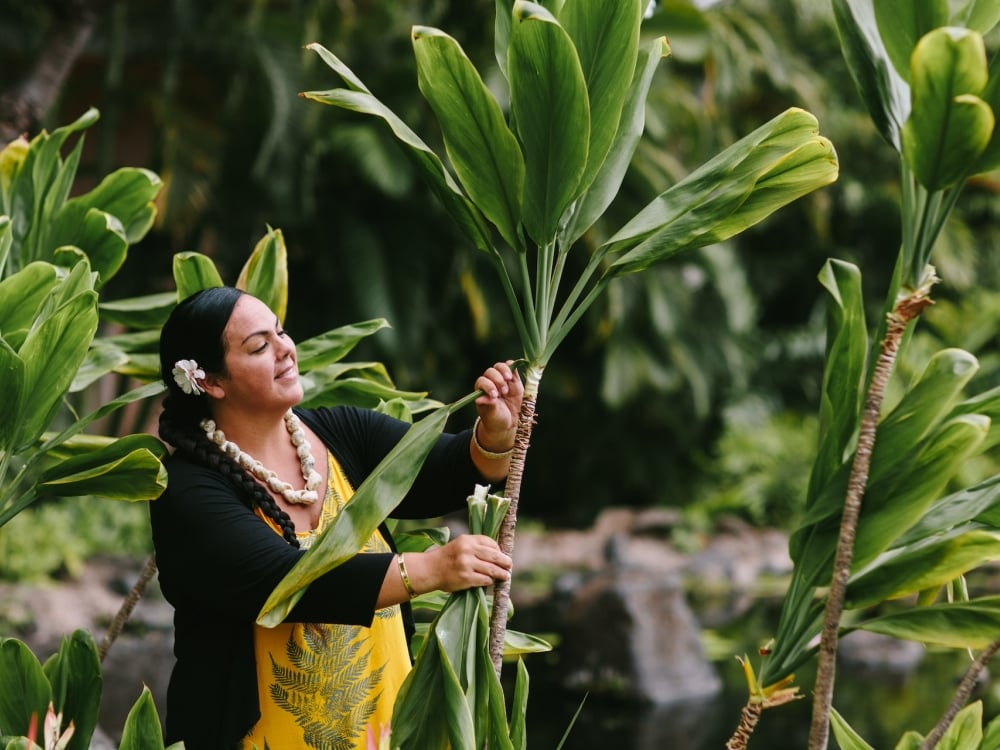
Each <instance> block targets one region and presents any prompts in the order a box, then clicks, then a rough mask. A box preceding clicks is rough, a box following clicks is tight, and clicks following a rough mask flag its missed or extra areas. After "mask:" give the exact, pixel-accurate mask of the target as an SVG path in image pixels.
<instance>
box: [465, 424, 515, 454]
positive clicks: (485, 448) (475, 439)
mask: <svg viewBox="0 0 1000 750" xmlns="http://www.w3.org/2000/svg"><path fill="white" fill-rule="evenodd" d="M482 424H483V420H482V419H481V418H480V417H476V423H475V424H474V425H473V426H472V445H473V447H474V448H475V449H476V451H477V452H478V453H479V454H480V455H481V456H483V457H484V458H488V459H490V460H492V461H503V460H506V459H508V458H510V457H511V454H512V453H513V452H514V439H513V436H512V435H510V433H507V435H506V437H507V438H508V440H507V441H506V442H507V443H508V444H509V447H507V448H503V449H500V450H497V448H499V447H500V446H499V441H497V442H498V444H497V445H494V443H493V441H492V440H490V438H486V439H484V440H483V441H480V439H479V427H480V425H482Z"/></svg>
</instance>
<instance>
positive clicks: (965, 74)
mask: <svg viewBox="0 0 1000 750" xmlns="http://www.w3.org/2000/svg"><path fill="white" fill-rule="evenodd" d="M912 78H913V80H912V83H911V85H912V89H913V111H912V112H911V114H910V118H909V119H908V120H907V121H906V124H905V125H904V126H903V153H904V154H905V156H906V160H907V162H908V163H909V165H910V168H911V169H912V170H913V174H914V175H915V176H916V178H917V179H918V180H919V181H920V183H921V184H922V185H923V186H924V187H926V188H927V189H928V190H941V189H944V188H946V187H949V186H951V185H953V184H954V183H955V182H956V181H958V180H959V179H961V178H962V177H964V176H965V175H967V174H969V171H970V169H971V168H972V166H973V165H974V164H975V163H976V161H977V160H978V159H979V157H980V155H981V154H982V153H983V152H984V151H985V150H986V147H987V145H988V144H989V142H990V139H991V138H992V136H993V126H994V124H995V118H994V116H993V110H992V109H991V108H990V105H989V104H987V103H986V102H985V101H983V100H982V99H981V98H980V96H979V95H980V94H981V93H982V92H983V90H984V89H985V88H986V83H987V81H988V79H989V76H988V71H987V65H986V48H985V46H984V44H983V38H982V37H981V36H980V35H979V34H976V33H975V32H970V31H967V30H965V29H959V28H955V27H951V28H945V29H937V30H935V31H932V32H931V33H929V34H927V35H926V36H925V37H924V38H923V39H921V40H920V42H919V43H918V44H917V47H916V49H915V50H914V52H913V77H912Z"/></svg>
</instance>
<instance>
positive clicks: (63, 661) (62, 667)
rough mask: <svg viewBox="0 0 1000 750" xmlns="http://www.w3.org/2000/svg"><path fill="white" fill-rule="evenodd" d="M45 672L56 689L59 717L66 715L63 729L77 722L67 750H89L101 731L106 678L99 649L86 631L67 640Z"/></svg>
mask: <svg viewBox="0 0 1000 750" xmlns="http://www.w3.org/2000/svg"><path fill="white" fill-rule="evenodd" d="M43 670H44V672H45V676H46V677H47V678H48V681H49V684H50V685H51V686H52V701H53V703H54V707H55V710H56V713H59V714H62V717H63V721H62V725H63V727H64V728H65V727H67V726H68V725H69V723H70V722H73V727H74V729H75V731H74V732H73V737H72V739H71V740H70V743H69V745H68V746H67V750H88V748H89V747H90V738H91V737H92V736H93V734H94V729H95V728H96V727H97V718H98V712H99V710H100V707H101V693H102V691H103V688H104V676H103V673H102V672H101V660H100V657H98V655H97V645H96V644H95V643H94V638H93V636H92V635H91V634H90V633H89V632H88V631H86V630H75V631H73V633H72V635H70V636H69V637H66V636H64V637H63V639H62V641H61V642H60V644H59V650H58V651H56V653H55V654H53V655H52V656H51V657H50V658H49V659H48V660H47V661H46V662H45V664H44V666H43Z"/></svg>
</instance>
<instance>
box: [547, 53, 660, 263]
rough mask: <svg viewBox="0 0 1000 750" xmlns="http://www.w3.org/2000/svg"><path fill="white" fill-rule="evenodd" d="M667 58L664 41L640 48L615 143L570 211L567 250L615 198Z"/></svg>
mask: <svg viewBox="0 0 1000 750" xmlns="http://www.w3.org/2000/svg"><path fill="white" fill-rule="evenodd" d="M669 54H670V47H669V46H668V45H667V42H666V39H665V38H664V37H660V38H659V39H653V40H652V41H650V42H648V43H646V44H644V45H642V47H641V48H640V50H639V55H638V58H637V60H636V66H635V72H634V74H633V77H632V81H631V82H630V84H629V86H628V89H627V92H626V96H625V101H624V102H623V105H622V112H621V117H620V119H619V123H618V129H617V130H616V131H615V136H614V140H613V141H612V142H611V146H610V148H609V150H608V154H607V156H606V157H605V159H604V163H603V164H602V165H601V169H600V171H599V172H598V174H597V176H596V177H595V178H594V179H593V181H591V182H590V183H589V185H588V187H587V190H586V191H585V192H584V193H583V195H582V196H580V199H579V201H578V202H577V203H576V204H575V206H574V207H573V213H572V216H571V218H570V221H569V224H568V227H567V229H566V234H565V237H564V238H563V246H565V247H569V246H570V245H571V244H572V243H573V242H574V241H575V240H576V239H578V238H579V237H580V235H582V234H583V233H584V232H586V231H587V230H588V229H589V228H590V227H591V226H592V225H593V224H594V222H595V221H597V219H598V218H600V217H601V215H602V214H603V213H604V212H605V210H607V208H608V206H610V205H611V201H613V200H614V199H615V196H616V195H618V190H619V188H621V184H622V180H624V179H625V173H626V172H627V171H628V168H629V165H630V164H631V162H632V155H633V154H634V153H635V149H636V146H637V145H638V143H639V139H640V137H641V136H642V131H643V127H644V124H645V122H646V97H647V96H648V94H649V87H650V85H651V84H652V82H653V74H654V73H655V72H656V69H657V66H658V65H659V63H660V60H662V59H663V58H664V57H666V56H667V55H669Z"/></svg>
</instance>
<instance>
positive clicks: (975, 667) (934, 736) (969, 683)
mask: <svg viewBox="0 0 1000 750" xmlns="http://www.w3.org/2000/svg"><path fill="white" fill-rule="evenodd" d="M997 650H1000V640H995V641H993V643H991V644H990V645H989V646H988V647H987V648H986V649H985V650H984V651H983V652H982V653H980V654H979V656H977V657H976V659H975V661H973V662H972V664H970V665H969V668H968V669H967V670H965V675H964V676H963V677H962V681H961V682H960V683H959V685H958V688H957V689H956V690H955V695H954V696H953V697H952V699H951V703H950V704H948V708H947V710H946V711H945V712H944V714H943V715H942V716H941V718H940V719H939V720H938V723H937V724H935V725H934V729H932V730H931V733H930V734H928V735H927V737H925V738H924V741H923V742H922V743H921V744H920V750H934V748H935V747H937V746H938V743H939V742H940V741H941V738H942V737H944V733H945V732H947V731H948V727H950V726H951V724H952V722H953V721H954V720H955V717H956V716H958V712H959V711H961V710H962V707H963V706H964V705H965V703H966V701H968V700H969V696H970V695H971V694H972V688H974V687H975V686H976V681H977V680H978V679H979V675H980V674H981V673H982V671H983V670H984V669H985V668H986V664H987V662H989V660H990V659H992V658H993V655H994V654H996V652H997Z"/></svg>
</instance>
